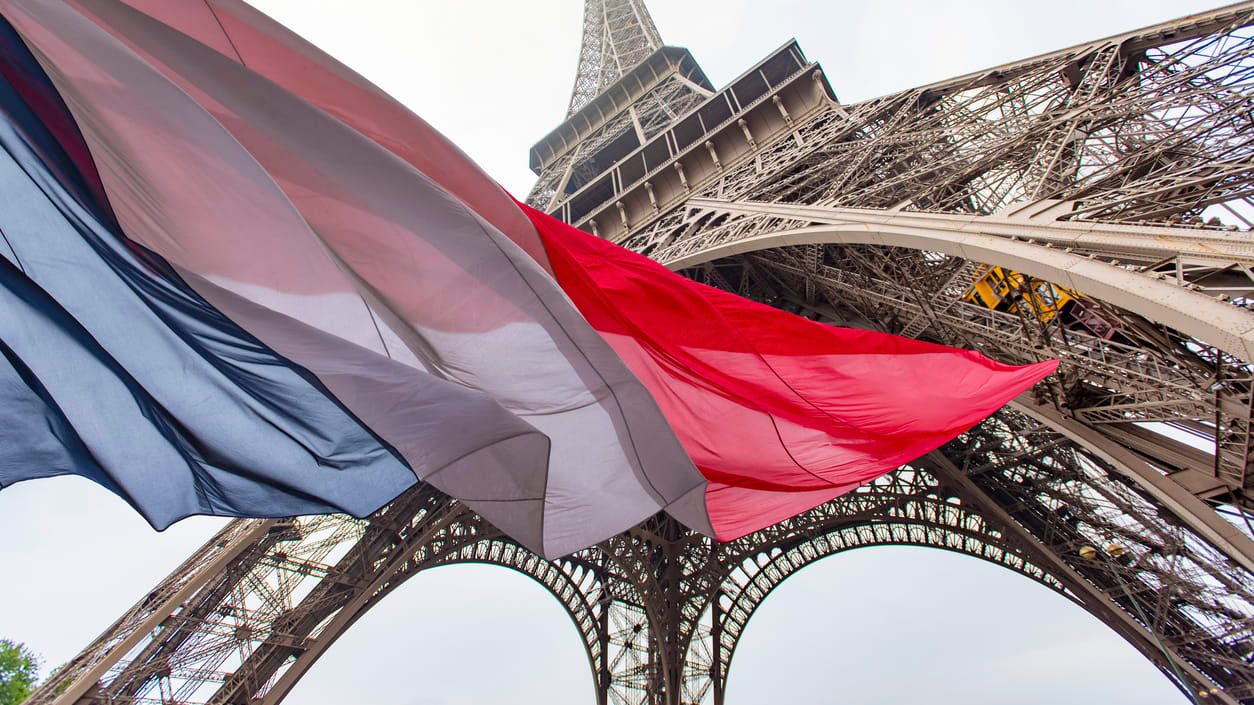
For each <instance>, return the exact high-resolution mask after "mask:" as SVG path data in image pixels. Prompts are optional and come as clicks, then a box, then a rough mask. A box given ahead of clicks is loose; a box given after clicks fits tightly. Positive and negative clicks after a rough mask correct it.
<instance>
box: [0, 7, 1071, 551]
mask: <svg viewBox="0 0 1254 705" xmlns="http://www.w3.org/2000/svg"><path fill="white" fill-rule="evenodd" d="M0 15H2V16H3V20H4V21H3V22H2V23H0V234H2V235H3V237H2V238H0V487H3V486H7V485H9V484H12V483H14V482H18V481H21V480H25V479H30V478H34V477H47V476H52V475H61V474H79V475H84V476H86V477H89V478H91V479H93V480H95V481H97V482H99V483H100V484H102V485H104V486H105V487H107V488H108V489H110V490H112V491H114V492H116V493H117V494H118V495H120V496H121V497H122V498H124V499H125V500H126V501H127V502H129V503H130V504H132V505H133V506H134V507H135V508H136V509H137V510H138V511H139V512H141V513H142V514H143V516H144V517H145V518H147V520H148V521H149V522H150V523H152V525H153V526H155V527H157V528H164V527H165V526H168V525H169V524H171V523H172V522H175V521H177V520H179V519H181V518H183V517H186V516H189V515H194V514H212V515H220V516H246V517H270V516H291V515H298V514H309V513H325V512H347V513H349V514H352V515H354V516H366V515H369V514H370V513H372V512H374V511H376V510H378V509H379V508H380V507H382V506H384V505H385V504H387V503H388V502H389V501H391V500H392V499H393V498H395V497H396V496H397V495H398V494H400V493H401V492H403V491H405V490H406V489H407V488H409V487H411V486H413V485H414V484H415V483H417V482H427V483H431V484H432V485H434V486H435V487H437V488H439V489H440V490H442V491H444V492H446V493H448V494H450V495H452V496H454V497H457V498H458V499H460V500H462V501H464V502H465V503H466V504H468V505H469V506H470V507H472V508H473V509H474V510H475V511H477V512H479V513H480V514H482V515H483V516H484V517H485V518H487V519H488V520H489V521H491V522H493V523H494V524H496V525H497V526H498V527H499V528H501V529H502V530H503V531H505V532H507V533H508V534H510V535H511V536H512V537H514V538H515V539H516V540H517V541H518V542H520V543H521V544H523V545H525V546H527V547H528V548H531V549H533V550H535V551H537V552H539V553H541V554H542V555H545V556H549V557H553V556H559V555H563V554H566V553H569V552H572V551H575V550H578V549H581V548H584V547H586V546H589V545H592V544H594V543H596V542H598V541H601V540H603V539H605V538H608V537H610V536H612V535H614V534H616V533H618V532H621V531H623V530H625V529H628V528H630V527H632V526H633V525H635V524H637V523H639V522H640V521H641V520H643V519H645V518H647V517H649V516H651V515H652V514H654V513H656V512H658V511H666V512H669V513H670V514H671V515H673V516H674V517H675V518H676V519H678V520H680V521H681V522H683V523H684V524H686V525H687V526H689V527H691V528H692V529H694V530H697V531H700V532H703V533H705V534H707V535H710V536H713V537H715V538H718V539H720V540H729V539H733V538H736V537H739V536H742V535H744V534H747V533H749V532H752V531H755V530H758V529H761V528H763V527H765V526H768V525H770V524H772V523H775V522H777V521H779V520H782V519H784V518H787V517H789V516H792V515H794V514H796V513H798V512H802V511H805V510H807V509H810V508H812V507H814V506H817V505H819V504H821V503H823V502H826V501H828V500H830V499H832V498H834V497H837V496H839V495H841V494H844V493H846V492H849V491H851V490H852V489H854V488H856V487H858V486H859V485H861V484H863V483H866V482H868V481H870V480H872V479H874V478H876V477H878V476H880V475H882V474H884V473H885V472H888V471H890V470H892V469H894V468H896V467H898V466H900V465H902V464H903V463H907V462H909V461H911V460H913V459H915V458H917V457H918V456H920V455H922V454H924V453H927V452H929V451H931V450H933V449H935V448H937V447H938V446H940V445H941V444H943V443H945V442H947V441H949V440H951V439H952V438H954V437H955V436H957V435H958V434H960V433H962V432H963V431H965V430H966V429H968V428H970V427H971V426H973V425H974V424H976V423H978V422H979V421H980V420H982V419H983V418H985V417H986V416H988V415H989V414H991V413H993V412H994V411H996V410H997V409H998V408H1000V407H1001V406H1002V405H1003V404H1005V403H1006V402H1007V401H1008V400H1010V399H1011V398H1013V397H1014V396H1016V395H1017V394H1019V393H1020V392H1022V391H1023V390H1025V389H1027V388H1029V387H1030V386H1032V385H1033V384H1035V383H1036V382H1038V381H1040V380H1041V379H1042V378H1043V377H1045V376H1047V375H1049V374H1050V373H1052V372H1053V371H1054V369H1055V368H1056V366H1057V363H1056V362H1054V361H1050V362H1042V363H1039V364H1035V365H1029V366H1025V367H1013V366H1009V365H1004V364H1001V363H998V362H995V361H992V360H989V359H987V358H985V357H983V356H981V355H979V354H978V353H975V352H971V351H964V350H957V349H953V348H947V347H943V346H939V345H933V344H929V343H924V342H918V341H914V340H908V339H904V338H898V337H894V336H889V335H884V334H879V333H874V332H868V331H861V330H851V329H842V328H836V327H832V326H826V325H821V324H819V323H815V322H813V321H809V320H806V319H803V318H800V317H797V316H793V315H791V314H788V313H785V312H782V311H779V310H776V309H773V308H770V307H768V306H764V305H760V304H757V303H754V302H751V301H748V300H745V299H742V298H740V297H737V296H735V295H733V294H729V293H727V292H723V291H719V290H716V289H711V288H709V287H705V286H703V285H700V284H697V283H695V282H692V281H689V280H687V279H684V278H682V277H680V276H678V275H676V274H673V273H671V272H669V271H667V270H666V269H665V268H663V267H662V266H660V265H658V264H657V263H655V262H653V261H651V260H649V259H647V258H645V257H642V256H640V255H637V254H635V253H632V252H630V251H627V250H624V249H623V248H620V247H618V246H616V245H613V244H611V243H608V242H605V241H602V240H600V239H598V238H596V237H594V236H592V235H588V234H585V233H583V232H580V231H578V230H576V229H574V228H572V227H570V226H568V225H566V224H564V223H562V222H559V221H557V220H554V219H553V218H550V217H549V216H547V215H545V214H543V213H540V212H537V211H535V210H533V209H531V208H529V207H527V206H526V205H522V204H519V203H517V202H516V201H514V200H513V199H512V198H511V197H510V196H509V195H508V194H507V193H505V192H504V191H503V190H502V189H501V188H500V187H499V186H498V185H497V184H496V183H495V182H494V181H493V180H492V179H490V178H489V177H488V176H486V175H485V174H484V173H483V172H482V171H480V170H479V169H478V167H477V166H475V164H474V163H472V162H471V161H470V159H468V158H467V157H466V155H464V154H463V153H462V152H461V151H460V150H458V149H457V148H456V147H455V146H454V145H452V144H451V143H449V142H448V141H447V140H445V139H444V138H443V137H442V136H441V135H440V134H439V133H437V132H436V131H435V130H433V129H432V128H431V127H430V126H429V125H427V124H426V123H425V122H423V121H422V120H421V119H420V118H418V117H417V116H415V115H413V114H412V113H411V112H409V111H408V110H407V109H405V108H404V107H403V106H402V105H400V104H399V103H398V102H396V101H395V100H394V99H392V98H391V97H389V96H388V95H386V94H385V93H383V92H382V91H381V90H379V89H378V88H377V87H375V86H374V85H372V84H370V83H369V82H368V81H366V80H365V79H364V78H362V77H361V76H359V75H357V74H356V73H354V72H352V71H351V70H349V69H348V68H347V67H345V66H343V65H342V64H340V63H338V62H336V61H335V60H334V59H332V58H331V57H329V56H327V55H326V54H324V53H322V52H321V51H319V50H318V49H317V48H315V47H313V46H312V45H310V44H309V43H307V42H305V41H304V40H302V39H301V38H300V37H298V36H296V35H295V34H293V33H291V32H290V31H288V30H287V29H285V28H284V27H282V26H280V25H278V24H277V23H275V22H274V21H272V20H270V19H269V18H268V17H266V16H265V15H263V14H261V13H259V12H257V11H256V10H254V9H252V8H251V7H249V6H248V5H247V4H245V3H244V2H242V1H240V0H65V1H61V0H51V1H50V0H0Z"/></svg>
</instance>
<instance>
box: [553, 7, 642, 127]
mask: <svg viewBox="0 0 1254 705" xmlns="http://www.w3.org/2000/svg"><path fill="white" fill-rule="evenodd" d="M661 47H662V36H661V35H660V34H658V31H657V27H656V26H655V25H654V24H653V18H652V17H650V16H649V10H648V8H646V7H645V6H644V0H586V2H584V6H583V41H582V42H581V43H580V45H579V68H578V70H577V71H576V73H575V87H574V88H573V89H571V92H570V108H569V109H568V110H567V112H566V114H567V116H570V115H573V114H574V113H575V112H576V111H577V110H579V109H580V108H582V107H583V106H585V105H587V104H588V103H590V102H591V101H592V99H593V98H595V97H597V96H598V95H599V94H600V93H601V92H602V91H604V90H605V89H606V88H608V87H609V86H610V84H612V83H614V82H615V81H617V80H618V79H619V78H622V76H623V74H625V73H627V72H628V71H630V70H631V69H633V68H635V67H636V65H637V64H640V63H641V62H643V61H644V60H645V58H647V57H648V56H649V54H652V53H653V52H654V51H656V50H657V49H660V48H661Z"/></svg>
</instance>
